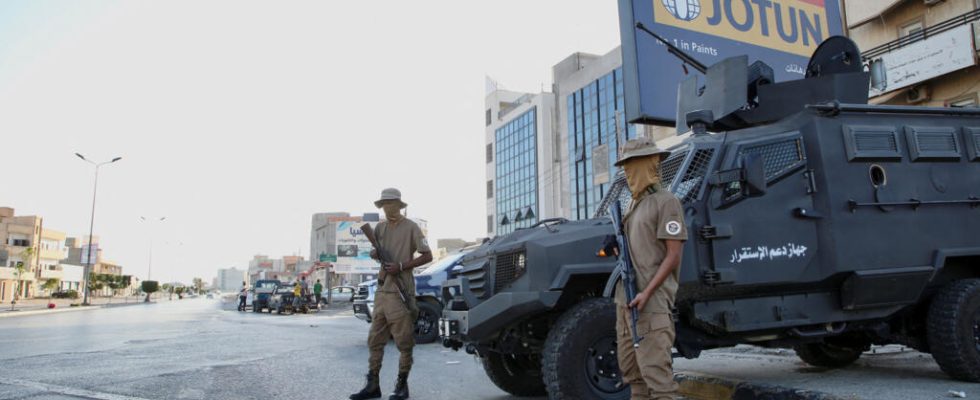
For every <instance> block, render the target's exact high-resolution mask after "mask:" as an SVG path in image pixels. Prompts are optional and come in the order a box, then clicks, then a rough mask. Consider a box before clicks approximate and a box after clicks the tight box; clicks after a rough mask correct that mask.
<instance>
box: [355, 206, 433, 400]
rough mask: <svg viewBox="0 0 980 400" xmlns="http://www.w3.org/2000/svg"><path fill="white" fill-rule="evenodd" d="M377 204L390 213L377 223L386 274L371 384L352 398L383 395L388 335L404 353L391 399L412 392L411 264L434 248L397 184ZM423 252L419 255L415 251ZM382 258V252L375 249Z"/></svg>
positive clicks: (379, 295)
mask: <svg viewBox="0 0 980 400" xmlns="http://www.w3.org/2000/svg"><path fill="white" fill-rule="evenodd" d="M374 206H375V207H378V208H381V209H383V210H384V213H385V220H384V221H382V222H380V223H378V226H377V227H375V228H374V231H375V235H376V237H377V240H378V245H379V246H380V249H379V251H381V252H382V253H383V254H384V257H383V258H384V260H385V263H384V265H382V266H381V267H382V268H384V270H385V273H386V274H387V276H386V277H385V279H384V282H383V283H382V282H379V285H380V286H381V287H380V288H379V289H378V290H377V292H376V294H375V299H374V304H375V308H374V315H372V318H371V330H370V331H369V332H368V350H369V351H370V356H369V357H368V375H367V384H366V385H365V386H364V388H363V389H361V391H360V392H357V393H354V394H352V395H351V396H350V398H351V399H352V400H366V399H377V398H381V387H380V384H379V382H378V374H379V373H380V372H381V361H382V359H383V358H384V350H385V345H387V344H388V339H389V338H392V339H394V341H395V347H397V348H398V351H399V353H400V354H401V357H400V358H399V360H398V381H397V382H396V383H395V391H394V393H392V394H391V396H390V397H389V398H388V399H389V400H404V399H407V398H409V393H408V374H409V372H410V371H411V369H412V362H413V360H412V352H413V349H414V348H415V319H416V318H417V316H418V308H417V307H416V303H415V296H414V294H415V277H414V276H413V275H412V272H411V271H412V269H413V268H415V267H418V266H421V265H424V264H426V263H428V262H430V261H432V251H431V250H430V249H429V243H428V241H426V239H425V235H423V234H422V229H421V228H419V226H418V225H417V224H416V223H415V222H414V221H412V220H410V219H408V218H406V217H405V215H404V214H402V210H403V209H404V208H405V207H408V204H406V203H405V202H404V201H402V194H401V192H400V191H399V190H398V189H395V188H388V189H385V190H383V191H381V198H380V199H378V200H377V201H375V202H374ZM416 253H418V254H419V256H418V257H415V254H416ZM372 257H374V258H375V259H377V258H378V257H377V254H374V253H373V252H372ZM399 288H402V289H404V293H406V294H407V298H406V299H405V301H402V297H401V295H400V294H399Z"/></svg>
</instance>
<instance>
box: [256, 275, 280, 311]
mask: <svg viewBox="0 0 980 400" xmlns="http://www.w3.org/2000/svg"><path fill="white" fill-rule="evenodd" d="M280 284H281V282H279V280H278V279H260V280H258V281H256V282H255V286H254V287H252V311H254V312H262V310H265V309H267V310H269V312H270V313H271V312H272V308H271V307H269V299H270V298H271V297H272V292H275V291H276V288H277V287H279V285H280Z"/></svg>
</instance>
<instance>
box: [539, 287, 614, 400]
mask: <svg viewBox="0 0 980 400" xmlns="http://www.w3.org/2000/svg"><path fill="white" fill-rule="evenodd" d="M542 358H543V363H544V366H543V368H542V374H543V375H544V382H545V385H547V387H548V397H549V398H550V399H552V400H559V399H579V398H589V399H603V400H613V399H628V398H629V397H630V393H629V386H627V385H623V384H622V382H623V378H622V374H621V373H620V372H619V359H618V358H617V355H616V305H615V303H613V301H612V299H605V298H602V299H587V300H585V301H583V302H581V303H579V304H578V305H576V306H575V307H573V308H572V309H570V310H568V311H566V312H565V314H563V315H562V316H561V318H559V319H558V322H557V323H555V326H553V327H552V328H551V332H548V340H547V341H546V342H545V345H544V355H543V357H542ZM582 378H585V379H582Z"/></svg>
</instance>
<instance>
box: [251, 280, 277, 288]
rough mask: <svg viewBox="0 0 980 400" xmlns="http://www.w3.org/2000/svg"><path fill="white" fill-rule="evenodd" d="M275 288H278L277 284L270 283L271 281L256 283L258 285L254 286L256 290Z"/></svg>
mask: <svg viewBox="0 0 980 400" xmlns="http://www.w3.org/2000/svg"><path fill="white" fill-rule="evenodd" d="M276 286H279V284H277V283H275V282H272V281H268V282H258V283H256V284H255V288H256V289H275V288H276Z"/></svg>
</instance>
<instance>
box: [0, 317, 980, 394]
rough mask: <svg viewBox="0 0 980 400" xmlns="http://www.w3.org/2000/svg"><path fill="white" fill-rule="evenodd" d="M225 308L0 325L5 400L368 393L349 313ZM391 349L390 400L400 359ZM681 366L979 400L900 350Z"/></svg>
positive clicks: (475, 375)
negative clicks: (812, 363) (840, 365)
mask: <svg viewBox="0 0 980 400" xmlns="http://www.w3.org/2000/svg"><path fill="white" fill-rule="evenodd" d="M225 307H226V308H228V309H229V310H224V309H222V303H221V302H220V301H219V300H207V299H193V300H182V301H175V302H171V303H160V304H150V305H133V306H125V307H117V308H106V309H99V310H92V311H79V312H73V313H61V314H51V315H39V316H24V317H16V318H4V319H0V399H30V400H54V399H103V400H127V399H128V400H138V399H216V400H220V399H235V400H240V399H263V400H264V399H297V400H298V399H303V400H306V399H346V398H347V396H348V394H350V393H351V392H353V391H355V390H357V389H359V388H360V385H361V384H362V383H363V375H364V373H365V370H366V368H367V348H366V344H365V342H366V340H365V339H366V336H367V330H368V324H366V323H364V322H363V321H360V320H357V319H355V318H354V317H353V316H352V315H351V314H350V312H349V311H346V309H345V308H341V307H338V309H337V310H331V311H328V312H321V313H319V314H313V315H293V316H279V315H269V314H255V313H251V312H248V313H239V312H236V311H233V310H231V309H233V308H234V305H233V304H230V303H228V304H226V305H225ZM387 350H388V351H387V353H386V356H385V360H386V367H385V368H384V370H383V371H382V376H381V380H382V389H383V391H384V392H385V394H386V395H387V394H388V393H389V392H390V391H391V389H392V387H393V386H394V381H395V374H396V372H395V370H396V364H397V358H398V354H397V351H396V350H395V349H394V346H393V345H389V346H388V349H387ZM415 360H416V364H415V368H414V370H413V374H412V377H411V380H410V385H411V390H412V395H413V396H412V397H413V398H415V399H428V400H440V399H447V400H448V399H454V400H456V399H467V400H468V399H474V400H504V399H513V397H511V396H508V395H507V394H506V393H504V392H502V391H500V390H499V389H497V388H496V387H495V386H493V384H492V383H490V381H489V379H487V377H486V376H485V375H484V373H483V369H482V367H481V366H480V364H479V362H478V361H477V360H476V359H474V358H473V357H472V356H468V355H466V354H465V353H463V352H452V351H449V350H446V349H443V348H442V347H441V346H440V345H438V344H430V345H423V346H419V347H418V348H416V351H415ZM676 367H677V369H678V370H679V371H685V372H695V373H703V374H710V375H714V376H723V377H728V378H734V379H741V380H748V381H754V382H761V383H766V384H774V385H782V386H790V387H797V388H801V389H810V390H820V391H827V392H830V393H833V394H837V395H841V396H844V397H848V398H860V399H940V398H949V397H947V396H948V394H947V392H948V391H949V390H955V391H963V392H966V394H967V398H973V399H980V385H978V384H966V383H962V382H957V381H953V380H950V379H948V378H947V377H946V376H945V375H943V374H942V373H941V372H940V371H939V369H938V367H937V366H936V365H935V363H934V362H933V361H932V359H931V358H929V356H928V355H924V354H920V353H916V352H912V351H901V349H899V348H886V349H879V350H878V354H869V355H866V356H865V357H863V358H862V360H860V361H859V362H858V364H857V365H855V366H852V367H849V368H845V369H842V370H832V371H828V370H821V369H817V368H812V367H808V366H806V365H805V364H803V363H802V362H800V361H799V360H798V359H797V358H796V357H795V356H794V355H793V354H792V352H791V351H780V350H762V349H757V348H752V347H739V348H735V349H727V350H715V351H709V352H706V353H705V354H704V355H703V356H702V358H700V359H698V360H677V362H676Z"/></svg>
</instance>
